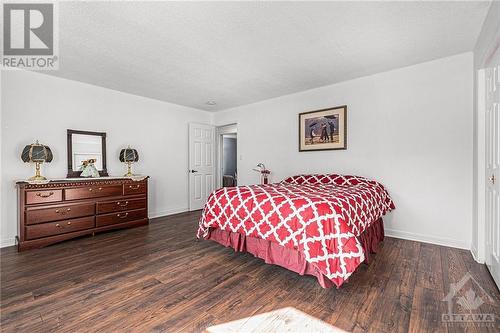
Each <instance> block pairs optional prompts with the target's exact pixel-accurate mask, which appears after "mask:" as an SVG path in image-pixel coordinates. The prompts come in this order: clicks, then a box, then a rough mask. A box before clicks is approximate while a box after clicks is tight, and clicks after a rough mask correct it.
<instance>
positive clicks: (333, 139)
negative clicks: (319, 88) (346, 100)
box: [299, 105, 347, 151]
mask: <svg viewBox="0 0 500 333" xmlns="http://www.w3.org/2000/svg"><path fill="white" fill-rule="evenodd" d="M336 149H347V105H342V106H336V107H333V108H329V109H321V110H316V111H309V112H303V113H300V114H299V151H315V150H336Z"/></svg>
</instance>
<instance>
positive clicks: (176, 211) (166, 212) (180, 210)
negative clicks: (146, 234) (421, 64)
mask: <svg viewBox="0 0 500 333" xmlns="http://www.w3.org/2000/svg"><path fill="white" fill-rule="evenodd" d="M187 211H189V207H178V208H174V209H168V210H162V211H159V212H152V213H149V218H150V219H154V218H156V217H163V216H168V215H173V214H179V213H184V212H187Z"/></svg>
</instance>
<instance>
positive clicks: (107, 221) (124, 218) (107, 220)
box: [96, 209, 147, 227]
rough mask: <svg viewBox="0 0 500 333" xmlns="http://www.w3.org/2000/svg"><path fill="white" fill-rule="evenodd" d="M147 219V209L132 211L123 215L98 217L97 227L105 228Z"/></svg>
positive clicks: (115, 214)
mask: <svg viewBox="0 0 500 333" xmlns="http://www.w3.org/2000/svg"><path fill="white" fill-rule="evenodd" d="M146 217H147V210H146V209H138V210H131V211H126V212H121V213H113V214H106V215H99V216H97V217H96V226H97V227H103V226H105V225H111V224H117V223H123V222H129V221H134V220H139V219H144V218H146Z"/></svg>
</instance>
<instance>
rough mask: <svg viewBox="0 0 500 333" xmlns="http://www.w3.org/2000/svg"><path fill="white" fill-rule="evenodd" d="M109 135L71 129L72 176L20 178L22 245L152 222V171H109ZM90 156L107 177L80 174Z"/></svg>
mask: <svg viewBox="0 0 500 333" xmlns="http://www.w3.org/2000/svg"><path fill="white" fill-rule="evenodd" d="M70 132H71V134H70ZM75 132H76V134H74V133H75ZM105 135H106V134H105V133H96V132H84V131H72V130H68V178H66V179H53V180H33V179H30V180H26V181H19V182H17V183H16V185H17V192H18V203H19V207H18V209H19V214H18V220H19V223H18V236H17V244H18V250H19V251H22V250H27V249H32V248H38V247H44V246H47V245H50V244H54V243H57V242H60V241H63V240H67V239H71V238H74V237H79V236H83V235H88V234H94V233H96V232H100V231H107V230H111V229H120V228H130V227H135V226H140V225H145V224H148V223H149V219H148V178H149V177H147V176H132V177H108V176H107V171H106V159H105V156H106V143H105ZM69 136H71V138H69ZM85 136H87V137H85ZM96 136H97V137H98V140H96V139H95V137H96ZM89 159H93V160H95V161H96V162H95V166H96V168H97V170H98V171H99V174H100V175H101V177H99V178H90V177H88V178H81V177H79V175H78V174H79V173H81V171H79V168H80V166H81V165H82V161H87V160H89ZM23 160H26V159H24V158H23ZM73 168H74V169H73Z"/></svg>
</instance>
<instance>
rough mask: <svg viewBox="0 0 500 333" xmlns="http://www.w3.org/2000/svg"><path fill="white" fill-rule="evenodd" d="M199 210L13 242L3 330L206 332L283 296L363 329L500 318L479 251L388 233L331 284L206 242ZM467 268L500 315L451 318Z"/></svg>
mask: <svg viewBox="0 0 500 333" xmlns="http://www.w3.org/2000/svg"><path fill="white" fill-rule="evenodd" d="M199 214H200V213H199V212H195V213H186V214H180V215H176V216H171V217H167V218H160V219H155V220H152V222H151V224H150V225H149V226H145V227H139V228H135V229H129V230H121V231H115V232H109V233H104V234H98V235H96V236H95V237H84V238H80V239H76V240H72V241H67V242H64V243H61V244H57V245H53V246H50V247H47V248H44V249H39V250H33V251H28V252H22V253H17V252H16V250H15V249H14V247H10V248H5V249H2V250H1V252H0V254H1V329H2V331H3V332H14V331H16V332H52V331H57V332H95V331H100V332H149V331H154V332H199V331H204V329H205V328H207V327H209V326H212V325H216V324H221V323H225V322H229V321H232V320H236V319H241V318H245V317H248V316H252V315H255V314H260V313H265V312H268V311H271V310H276V309H279V308H284V307H294V308H296V309H298V310H300V311H303V312H305V313H307V314H309V315H311V316H314V317H316V318H319V319H321V320H323V321H325V322H327V323H329V324H332V325H334V326H336V327H338V328H340V329H343V330H346V331H354V332H364V331H366V332H368V331H369V332H408V331H410V332H432V331H437V332H446V331H449V332H464V331H468V332H473V331H491V332H494V331H496V332H498V329H499V327H500V326H499V322H498V318H499V317H500V312H499V306H498V305H499V304H500V303H499V302H500V296H499V293H498V290H497V289H496V286H495V285H494V283H493V282H492V279H491V277H490V275H489V274H488V272H487V270H486V269H485V266H484V265H480V264H477V263H476V262H475V261H474V260H473V258H472V257H471V255H470V253H469V252H468V251H465V250H458V249H453V248H448V247H442V246H436V245H429V244H424V243H418V242H412V241H406V240H399V239H395V238H389V237H387V238H386V239H385V241H384V242H383V246H382V248H381V250H380V251H379V253H377V254H376V255H375V256H374V260H373V262H372V263H371V264H370V265H364V264H363V265H362V266H361V267H360V269H359V270H358V271H357V272H356V273H354V275H353V276H352V277H351V279H350V281H349V283H346V284H344V285H343V286H342V287H341V288H340V289H328V290H326V289H322V288H321V287H320V286H319V284H318V283H317V281H316V280H315V278H313V277H307V276H299V275H297V274H295V273H293V272H290V271H287V270H286V269H283V268H280V267H277V266H272V265H266V264H264V262H263V261H262V260H260V259H256V258H254V257H252V256H251V255H249V254H242V253H235V252H234V251H233V250H232V249H229V248H224V247H222V246H221V245H219V244H217V243H214V242H211V241H205V240H202V241H196V239H195V232H196V228H197V221H198V218H199ZM89 258H92V260H89ZM467 272H469V273H470V274H471V276H472V277H473V278H474V279H475V280H477V281H478V283H479V284H480V285H481V287H482V288H484V290H485V292H486V293H487V294H489V295H490V296H491V298H487V297H485V296H482V299H483V300H484V301H485V304H483V305H481V307H480V309H481V310H482V311H484V312H486V313H493V314H496V317H497V321H496V323H495V326H494V327H482V328H479V327H477V326H473V327H468V328H463V327H460V326H457V325H455V326H452V327H446V326H444V325H443V324H442V322H441V314H442V313H446V311H447V306H446V303H445V302H443V301H442V299H443V298H444V296H445V295H446V294H447V293H448V291H449V288H450V283H452V282H456V281H458V280H460V279H461V278H462V277H463V276H464V274H466V273H467ZM480 296H481V295H480ZM454 310H456V309H455V308H454ZM457 311H458V310H457Z"/></svg>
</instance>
